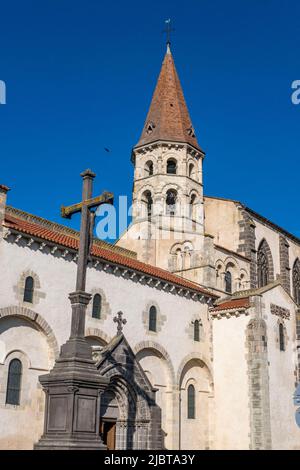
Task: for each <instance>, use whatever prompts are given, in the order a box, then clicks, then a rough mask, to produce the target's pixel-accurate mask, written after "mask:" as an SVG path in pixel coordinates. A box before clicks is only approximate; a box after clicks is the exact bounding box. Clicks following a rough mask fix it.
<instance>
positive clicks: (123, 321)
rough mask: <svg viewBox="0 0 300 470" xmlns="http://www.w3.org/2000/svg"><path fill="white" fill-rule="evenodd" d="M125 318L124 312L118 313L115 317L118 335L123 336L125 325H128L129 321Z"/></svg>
mask: <svg viewBox="0 0 300 470" xmlns="http://www.w3.org/2000/svg"><path fill="white" fill-rule="evenodd" d="M122 317H123V312H118V313H117V315H116V316H115V317H114V322H115V323H117V335H121V334H122V331H123V325H126V323H127V320H126V318H122Z"/></svg>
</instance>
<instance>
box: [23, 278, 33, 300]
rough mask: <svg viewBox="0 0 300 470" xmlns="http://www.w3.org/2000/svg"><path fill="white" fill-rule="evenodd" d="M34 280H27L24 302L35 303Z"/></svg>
mask: <svg viewBox="0 0 300 470" xmlns="http://www.w3.org/2000/svg"><path fill="white" fill-rule="evenodd" d="M33 292H34V280H33V277H31V276H28V277H27V278H26V280H25V288H24V296H23V301H24V302H28V303H31V304H32V303H33Z"/></svg>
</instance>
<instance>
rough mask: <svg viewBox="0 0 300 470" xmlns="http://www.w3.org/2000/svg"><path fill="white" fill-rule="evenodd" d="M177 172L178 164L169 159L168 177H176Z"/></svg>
mask: <svg viewBox="0 0 300 470" xmlns="http://www.w3.org/2000/svg"><path fill="white" fill-rule="evenodd" d="M176 172H177V163H176V160H173V158H169V160H168V161H167V173H168V175H176Z"/></svg>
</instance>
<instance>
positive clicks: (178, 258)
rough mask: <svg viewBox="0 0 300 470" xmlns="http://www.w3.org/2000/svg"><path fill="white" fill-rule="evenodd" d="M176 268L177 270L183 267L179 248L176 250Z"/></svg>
mask: <svg viewBox="0 0 300 470" xmlns="http://www.w3.org/2000/svg"><path fill="white" fill-rule="evenodd" d="M176 268H177V271H181V270H182V268H183V259H182V251H181V249H180V248H177V250H176Z"/></svg>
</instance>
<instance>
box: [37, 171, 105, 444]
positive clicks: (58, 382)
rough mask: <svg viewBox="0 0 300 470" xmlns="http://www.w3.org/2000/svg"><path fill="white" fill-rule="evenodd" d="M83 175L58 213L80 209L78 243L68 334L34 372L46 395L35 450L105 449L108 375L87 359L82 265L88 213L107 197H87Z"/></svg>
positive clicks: (89, 177)
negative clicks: (77, 198)
mask: <svg viewBox="0 0 300 470" xmlns="http://www.w3.org/2000/svg"><path fill="white" fill-rule="evenodd" d="M81 176H82V178H83V196H82V202H81V203H79V204H75V205H74V206H70V207H63V208H62V216H63V217H70V216H71V215H72V214H74V213H76V212H81V227H80V242H79V253H78V265H77V282H76V291H75V292H73V293H71V294H70V295H69V299H70V302H71V307H72V322H71V334H70V338H69V339H68V341H67V342H66V343H65V344H64V345H63V346H62V347H61V350H60V355H59V357H58V359H57V360H56V361H55V365H54V367H53V369H52V370H51V371H50V373H49V374H47V375H42V376H40V377H39V380H40V383H41V384H42V387H43V390H44V392H45V394H46V406H45V424H44V433H43V435H42V437H41V438H40V440H39V441H38V443H37V444H36V445H35V449H38V450H41V449H45V450H59V449H61V450H67V449H74V450H75V449H76V450H89V449H90V450H92V449H93V450H105V449H106V446H105V445H104V444H103V441H102V439H101V437H100V428H99V421H100V395H101V393H102V392H103V391H104V390H105V388H106V386H107V384H108V379H106V378H104V377H102V376H101V375H100V374H99V372H98V370H97V368H96V366H95V362H94V361H93V359H92V350H91V347H90V346H89V344H88V342H87V341H86V339H85V315H86V307H87V305H88V303H89V301H90V299H91V295H90V294H88V293H86V292H85V285H86V270H87V263H88V259H89V256H90V251H91V246H92V239H93V226H94V212H92V210H91V209H92V208H96V207H98V206H99V205H101V204H104V203H109V204H111V203H112V202H113V195H112V194H111V193H103V194H102V195H101V196H99V197H96V198H92V185H93V179H94V177H95V174H94V173H92V172H91V171H90V170H86V171H85V172H83V173H82V174H81Z"/></svg>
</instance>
